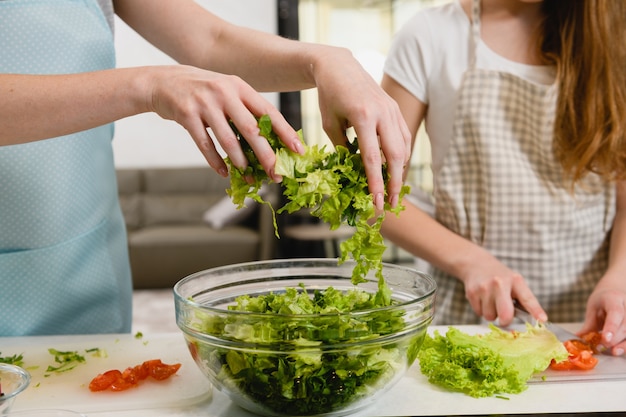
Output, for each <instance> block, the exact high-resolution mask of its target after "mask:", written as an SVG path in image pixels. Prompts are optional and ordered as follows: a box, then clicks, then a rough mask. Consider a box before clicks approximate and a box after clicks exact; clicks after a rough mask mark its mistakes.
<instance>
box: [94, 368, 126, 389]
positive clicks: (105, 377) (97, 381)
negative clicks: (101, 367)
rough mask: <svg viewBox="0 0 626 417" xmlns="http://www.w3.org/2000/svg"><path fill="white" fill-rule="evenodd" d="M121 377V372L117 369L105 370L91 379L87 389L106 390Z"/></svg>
mask: <svg viewBox="0 0 626 417" xmlns="http://www.w3.org/2000/svg"><path fill="white" fill-rule="evenodd" d="M121 377H122V373H121V372H120V371H118V370H117V369H113V370H110V371H106V372H104V373H102V374H99V375H98V376H96V377H95V378H94V379H92V380H91V382H90V383H89V390H90V391H93V392H96V391H104V390H107V389H109V387H110V386H111V385H113V384H114V383H115V381H117V380H118V379H119V378H121Z"/></svg>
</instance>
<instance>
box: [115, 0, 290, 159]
mask: <svg viewBox="0 0 626 417" xmlns="http://www.w3.org/2000/svg"><path fill="white" fill-rule="evenodd" d="M196 1H197V2H198V3H199V4H201V5H202V6H204V7H206V8H207V9H209V10H211V11H212V12H213V13H215V14H217V15H218V16H220V17H222V18H224V19H226V20H228V21H231V22H233V23H235V24H238V25H242V26H249V27H253V28H255V29H258V30H263V31H266V32H272V33H276V25H277V18H276V1H277V0H236V1H233V0H196ZM115 24H116V29H115V31H116V33H115V36H116V40H115V46H116V51H117V64H118V67H132V66H142V65H160V64H164V65H167V64H172V63H174V61H173V60H172V59H171V58H169V57H168V56H167V55H165V54H163V53H162V52H161V51H159V50H158V49H156V48H154V47H153V46H152V45H150V44H149V43H148V42H146V41H145V40H143V38H141V37H140V36H139V35H137V34H136V33H135V32H134V31H133V30H132V29H130V28H129V27H128V26H127V25H126V24H124V22H122V21H121V20H120V19H117V18H116V22H115ZM265 96H266V97H267V98H268V99H269V100H270V101H271V102H272V103H274V104H275V105H278V96H277V95H276V94H266V95H265ZM113 149H114V152H115V160H116V166H118V167H128V168H130V167H132V168H135V167H173V166H202V165H206V161H205V160H204V158H203V157H202V155H201V154H200V152H199V151H198V149H197V148H196V145H195V143H194V142H193V140H192V139H191V137H190V136H189V135H188V133H187V131H186V130H185V129H183V128H182V127H181V126H180V125H178V124H177V123H175V122H172V121H169V120H163V119H161V118H160V117H159V116H157V115H156V114H154V113H146V114H140V115H137V116H133V117H129V118H126V119H123V120H120V121H118V122H117V123H116V125H115V137H114V140H113Z"/></svg>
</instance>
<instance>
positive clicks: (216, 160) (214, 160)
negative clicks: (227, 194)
mask: <svg viewBox="0 0 626 417" xmlns="http://www.w3.org/2000/svg"><path fill="white" fill-rule="evenodd" d="M186 129H187V132H189V135H190V136H191V137H192V139H193V140H194V142H195V143H196V146H197V147H198V149H199V150H200V152H201V153H202V155H203V156H204V158H205V159H206V161H207V162H208V164H209V166H210V167H211V168H213V169H214V170H215V172H217V173H218V174H220V175H221V176H222V177H227V176H228V168H227V166H226V164H225V163H224V160H223V159H222V156H221V155H220V154H219V153H218V151H217V149H216V148H215V145H214V144H213V140H212V139H211V136H210V135H209V132H207V130H206V127H205V126H204V124H203V123H191V124H189V125H188V126H186ZM233 136H234V135H233ZM242 155H243V153H242Z"/></svg>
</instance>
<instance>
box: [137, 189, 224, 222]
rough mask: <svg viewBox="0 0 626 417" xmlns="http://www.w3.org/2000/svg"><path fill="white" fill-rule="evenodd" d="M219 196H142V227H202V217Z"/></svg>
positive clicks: (201, 194) (203, 194)
mask: <svg viewBox="0 0 626 417" xmlns="http://www.w3.org/2000/svg"><path fill="white" fill-rule="evenodd" d="M221 198H222V196H221V195H220V194H208V193H206V194H205V193H200V194H144V195H143V196H142V202H141V205H142V213H143V215H142V217H143V224H142V225H143V226H144V227H149V226H154V225H162V224H192V223H195V224H198V225H201V226H202V225H203V223H202V216H203V215H204V212H205V211H206V210H207V209H208V208H209V207H211V206H212V205H213V204H215V203H216V202H218V201H219V200H220V199H221Z"/></svg>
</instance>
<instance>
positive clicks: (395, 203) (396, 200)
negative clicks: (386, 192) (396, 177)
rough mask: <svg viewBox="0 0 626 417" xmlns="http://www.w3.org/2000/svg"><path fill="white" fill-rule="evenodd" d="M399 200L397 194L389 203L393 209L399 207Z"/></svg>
mask: <svg viewBox="0 0 626 417" xmlns="http://www.w3.org/2000/svg"><path fill="white" fill-rule="evenodd" d="M398 198H399V196H398V195H397V194H396V195H393V196H392V197H391V201H390V202H389V204H390V205H391V208H395V207H396V206H397V205H398Z"/></svg>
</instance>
